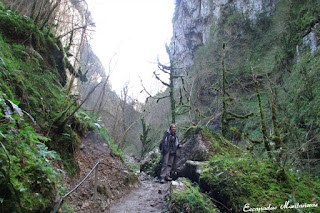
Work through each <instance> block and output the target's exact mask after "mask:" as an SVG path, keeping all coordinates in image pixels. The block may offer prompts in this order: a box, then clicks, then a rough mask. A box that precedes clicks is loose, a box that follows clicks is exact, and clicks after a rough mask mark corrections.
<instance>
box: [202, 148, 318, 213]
mask: <svg viewBox="0 0 320 213" xmlns="http://www.w3.org/2000/svg"><path fill="white" fill-rule="evenodd" d="M200 186H201V187H202V188H204V189H205V190H206V191H208V193H209V195H210V196H212V197H213V198H214V199H215V200H218V201H219V202H221V203H223V204H224V205H226V206H227V208H229V209H233V210H234V211H235V212H238V211H242V209H243V207H244V205H245V204H247V203H248V204H250V206H251V207H267V206H269V204H271V206H278V210H277V212H282V211H281V210H280V206H281V205H284V204H285V202H286V201H290V203H291V205H293V204H296V203H300V204H304V203H306V204H313V203H318V202H319V199H320V197H319V190H320V184H319V180H315V181H312V180H310V179H309V178H307V177H305V176H304V175H303V174H301V173H300V172H299V173H297V172H296V171H295V170H291V171H290V170H285V173H284V171H283V170H281V168H279V167H278V166H277V163H276V162H275V161H272V160H269V159H268V158H267V159H260V158H257V157H254V156H252V155H251V154H246V155H243V156H242V157H234V156H229V155H227V156H220V157H215V158H212V159H211V161H210V164H209V165H208V166H207V168H206V169H204V171H203V173H202V174H201V177H200ZM221 209H223V207H221ZM301 210H304V209H301ZM286 211H288V210H283V212H286ZM294 211H296V212H298V209H296V210H292V212H294ZM308 211H309V209H308ZM310 211H311V212H320V209H319V208H312V209H310Z"/></svg>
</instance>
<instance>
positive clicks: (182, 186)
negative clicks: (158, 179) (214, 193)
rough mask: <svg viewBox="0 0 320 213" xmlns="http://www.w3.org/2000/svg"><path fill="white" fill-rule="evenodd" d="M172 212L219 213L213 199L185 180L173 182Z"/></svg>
mask: <svg viewBox="0 0 320 213" xmlns="http://www.w3.org/2000/svg"><path fill="white" fill-rule="evenodd" d="M169 210H170V212H173V213H175V212H202V213H218V212H220V211H219V209H218V208H216V206H215V204H214V203H213V202H212V201H211V199H210V198H209V197H208V196H207V195H205V194H203V193H201V192H200V191H199V187H198V186H193V185H192V183H191V182H190V181H189V180H188V179H185V178H179V179H178V181H172V183H171V185H170V196H169Z"/></svg>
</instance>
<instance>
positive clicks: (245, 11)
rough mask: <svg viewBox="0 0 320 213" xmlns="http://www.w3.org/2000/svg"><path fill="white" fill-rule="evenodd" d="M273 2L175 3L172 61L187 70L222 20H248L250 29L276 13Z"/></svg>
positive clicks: (178, 0) (200, 0)
mask: <svg viewBox="0 0 320 213" xmlns="http://www.w3.org/2000/svg"><path fill="white" fill-rule="evenodd" d="M276 2H277V1H275V0H267V1H263V0H259V1H257V0H215V1H213V0H176V8H175V14H174V17H173V21H172V22H173V37H172V40H171V44H170V48H171V52H172V54H173V58H174V60H179V61H180V66H182V67H185V68H189V67H191V66H192V65H193V58H194V54H195V52H196V50H197V49H198V47H200V46H202V45H204V44H206V43H207V41H208V39H209V36H215V32H210V31H214V30H212V28H215V26H217V25H218V23H219V22H223V21H224V20H223V19H222V18H223V17H226V15H227V16H228V15H232V14H235V13H238V14H242V15H243V16H244V17H246V18H248V19H249V20H250V22H251V24H252V25H254V24H255V23H256V20H257V17H258V16H259V15H260V14H262V13H263V14H265V15H270V14H272V12H273V11H274V9H275V5H276Z"/></svg>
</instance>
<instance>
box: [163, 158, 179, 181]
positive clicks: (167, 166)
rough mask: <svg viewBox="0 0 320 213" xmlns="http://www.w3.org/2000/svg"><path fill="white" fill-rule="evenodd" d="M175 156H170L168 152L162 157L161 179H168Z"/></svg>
mask: <svg viewBox="0 0 320 213" xmlns="http://www.w3.org/2000/svg"><path fill="white" fill-rule="evenodd" d="M175 156H176V154H170V153H169V152H168V153H167V154H165V155H163V156H162V167H161V173H160V178H161V179H164V178H167V177H170V172H171V169H172V166H173V162H174V158H175Z"/></svg>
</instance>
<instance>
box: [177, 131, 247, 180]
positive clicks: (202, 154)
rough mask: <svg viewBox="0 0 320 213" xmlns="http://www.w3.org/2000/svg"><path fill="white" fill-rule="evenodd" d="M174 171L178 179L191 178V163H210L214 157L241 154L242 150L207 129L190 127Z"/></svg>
mask: <svg viewBox="0 0 320 213" xmlns="http://www.w3.org/2000/svg"><path fill="white" fill-rule="evenodd" d="M181 143H182V144H183V148H182V149H179V150H178V153H177V159H176V162H175V168H174V170H175V171H176V172H177V174H176V176H177V177H190V175H189V173H190V166H192V165H187V164H186V162H187V161H188V160H189V161H208V160H209V159H210V158H212V157H213V156H217V155H225V154H226V153H234V154H241V153H242V150H241V149H240V148H238V147H236V146H235V145H233V144H232V143H230V142H229V141H228V140H226V139H224V138H223V137H221V136H220V135H218V134H216V133H213V132H212V131H211V130H210V129H208V128H206V127H190V128H189V129H188V130H187V131H186V133H185V135H184V139H183V140H182V141H181Z"/></svg>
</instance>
